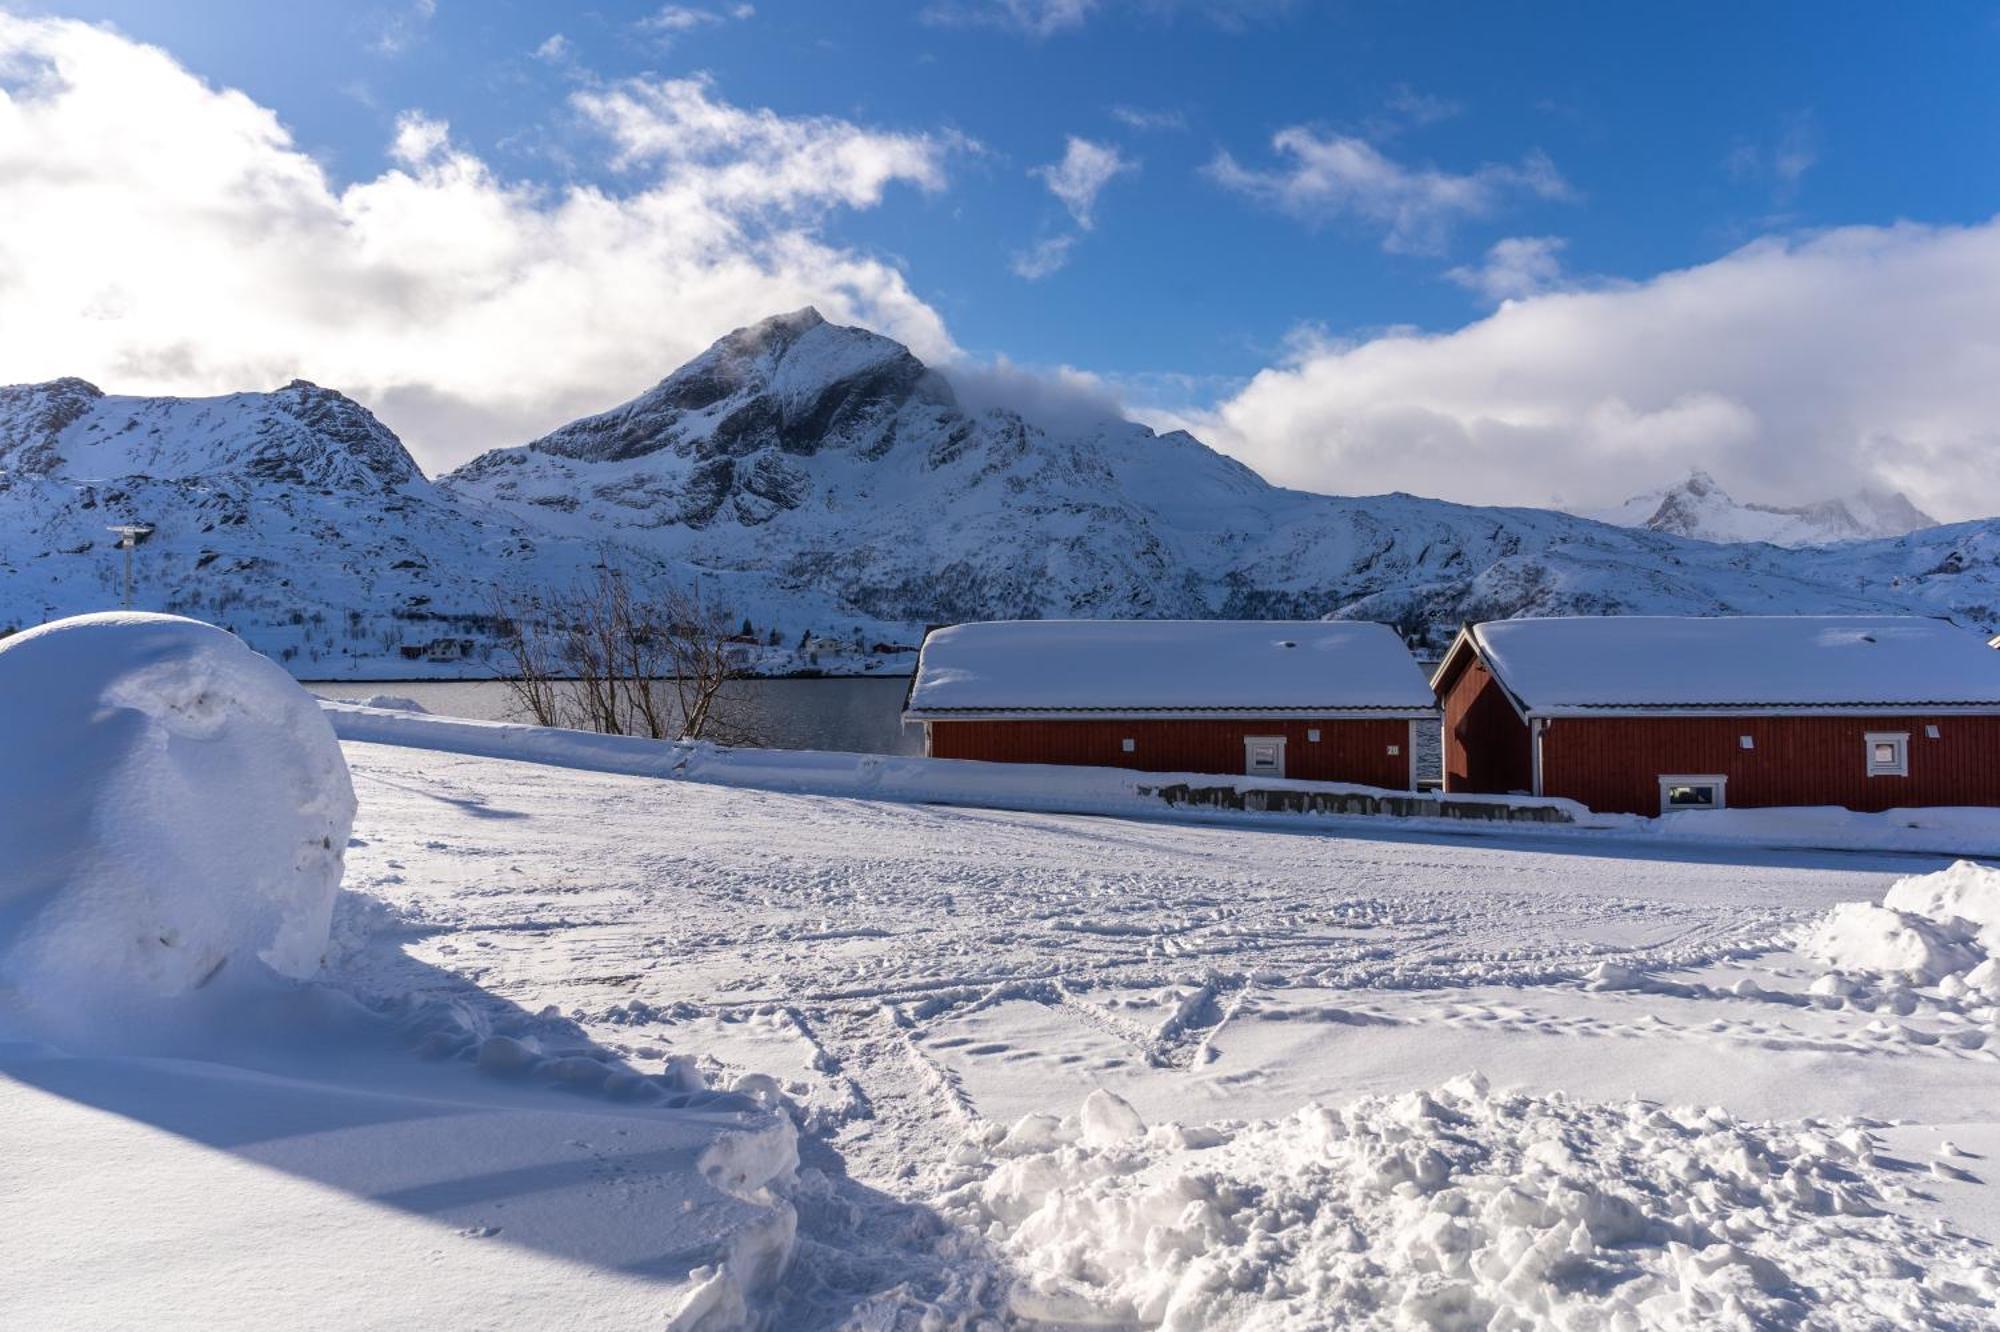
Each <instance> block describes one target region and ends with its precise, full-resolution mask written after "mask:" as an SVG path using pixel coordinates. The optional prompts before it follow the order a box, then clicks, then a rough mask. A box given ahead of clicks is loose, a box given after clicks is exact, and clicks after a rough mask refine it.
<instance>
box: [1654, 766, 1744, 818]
mask: <svg viewBox="0 0 2000 1332" xmlns="http://www.w3.org/2000/svg"><path fill="white" fill-rule="evenodd" d="M1670 786H1712V787H1714V788H1715V803H1714V804H1712V805H1705V806H1704V805H1670V804H1668V803H1667V788H1668V787H1670ZM1728 808H1729V778H1728V777H1726V776H1724V775H1723V774H1721V773H1719V772H1696V773H1687V772H1672V773H1661V774H1660V813H1662V814H1676V813H1680V812H1682V811H1684V810H1709V809H1728Z"/></svg>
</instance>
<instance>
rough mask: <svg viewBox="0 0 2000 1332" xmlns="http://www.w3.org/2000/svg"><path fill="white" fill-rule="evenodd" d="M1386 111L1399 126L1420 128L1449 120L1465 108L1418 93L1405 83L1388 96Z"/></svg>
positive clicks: (1447, 100)
mask: <svg viewBox="0 0 2000 1332" xmlns="http://www.w3.org/2000/svg"><path fill="white" fill-rule="evenodd" d="M1386 110H1387V112H1388V114H1389V116H1390V117H1392V118H1393V119H1394V120H1395V121H1396V122H1398V123H1399V124H1400V125H1405V126H1411V127H1418V128H1420V127H1422V126H1424V125H1435V124H1437V123H1438V122H1439V121H1441V120H1450V119H1451V118H1452V117H1453V116H1456V115H1458V114H1459V113H1461V112H1462V111H1464V110H1465V108H1464V107H1463V106H1461V105H1460V104H1459V103H1457V102H1454V101H1452V100H1450V99H1449V98H1445V97H1436V96H1433V95H1431V94H1429V93H1420V92H1418V91H1417V90H1416V89H1415V88H1412V87H1411V86H1410V85H1409V84H1407V83H1399V84H1397V85H1396V89H1395V91H1394V92H1392V93H1390V94H1389V101H1388V103H1387V107H1386Z"/></svg>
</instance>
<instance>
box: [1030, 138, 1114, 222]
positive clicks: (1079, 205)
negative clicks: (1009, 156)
mask: <svg viewBox="0 0 2000 1332" xmlns="http://www.w3.org/2000/svg"><path fill="white" fill-rule="evenodd" d="M1138 169H1139V164H1138V163H1137V162H1134V161H1132V160H1131V159H1130V158H1128V157H1126V156H1124V155H1123V154H1122V153H1120V152H1119V151H1118V150H1117V149H1116V148H1115V147H1113V146H1112V145H1110V144H1108V143H1093V142H1091V141H1090V140H1089V139H1080V138H1078V137H1076V136H1075V135H1074V134H1072V135H1071V136H1070V137H1069V142H1068V143H1067V144H1066V145H1065V146H1064V148H1063V155H1062V160H1061V161H1059V162H1051V163H1050V164H1049V165H1047V166H1040V167H1036V168H1035V169H1034V170H1033V171H1031V172H1029V173H1028V174H1030V175H1033V176H1040V177H1041V178H1042V183H1043V184H1045V185H1047V186H1048V187H1049V193H1050V194H1053V195H1055V196H1056V198H1058V199H1060V200H1062V205H1063V207H1065V208H1067V209H1069V215H1070V216H1071V217H1073V218H1075V219H1076V224H1077V225H1078V226H1080V227H1082V228H1083V229H1084V230H1085V231H1089V230H1090V229H1091V228H1092V227H1093V226H1095V225H1096V221H1095V218H1094V216H1093V215H1094V213H1095V211H1096V209H1097V196H1098V195H1099V194H1101V193H1102V192H1103V190H1104V187H1105V186H1106V185H1109V184H1110V183H1111V182H1112V181H1114V180H1116V179H1117V178H1118V177H1119V176H1122V175H1125V174H1127V173H1129V172H1134V171H1137V170H1138Z"/></svg>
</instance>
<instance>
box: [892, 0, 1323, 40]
mask: <svg viewBox="0 0 2000 1332" xmlns="http://www.w3.org/2000/svg"><path fill="white" fill-rule="evenodd" d="M1296 4H1297V0H1124V3H1123V5H1122V7H1123V8H1125V9H1130V10H1136V11H1138V12H1139V13H1141V14H1143V15H1147V16H1150V17H1154V18H1160V19H1172V18H1175V17H1178V16H1179V15H1181V14H1183V13H1190V14H1195V15H1197V16H1199V17H1201V18H1204V19H1207V20H1208V21H1209V22H1211V23H1213V24H1215V25H1216V26H1217V27H1219V28H1223V29H1226V30H1230V31H1240V30H1242V29H1243V28H1245V27H1247V26H1249V24H1250V23H1251V22H1252V21H1254V20H1259V19H1269V18H1275V17H1277V16H1279V15H1282V14H1284V13H1286V12H1288V11H1289V10H1291V9H1293V8H1294V7H1295V6H1296ZM1105 8H1106V5H1105V4H1104V0H933V3H932V4H930V5H928V6H926V7H925V8H924V9H923V10H921V11H919V15H918V16H919V17H920V18H921V19H922V20H923V21H924V22H925V23H930V24H934V25H938V26H944V27H985V28H1004V29H1008V30H1010V31H1013V32H1018V33H1020V34H1022V35H1023V36H1027V37H1034V38H1042V37H1050V36H1054V35H1055V34H1056V33H1059V32H1068V31H1072V30H1074V29H1076V28H1080V27H1082V26H1083V25H1084V24H1085V23H1086V22H1087V21H1088V20H1089V19H1090V18H1091V16H1092V15H1094V14H1097V13H1099V12H1100V11H1102V10H1104V9H1105Z"/></svg>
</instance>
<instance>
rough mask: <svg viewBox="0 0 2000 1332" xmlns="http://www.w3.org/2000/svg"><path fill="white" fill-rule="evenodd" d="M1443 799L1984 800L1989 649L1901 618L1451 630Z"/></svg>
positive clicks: (1592, 621) (1994, 704) (1997, 660)
mask: <svg viewBox="0 0 2000 1332" xmlns="http://www.w3.org/2000/svg"><path fill="white" fill-rule="evenodd" d="M1431 684H1432V687H1433V688H1434V689H1435V690H1436V692H1437V697H1438V701H1439V702H1440V704H1441V705H1442V706H1443V709H1444V788H1445V790H1446V791H1477V792H1489V793H1504V792H1516V791H1518V792H1523V793H1527V794H1532V795H1542V796H1566V797H1568V798H1570V799H1572V800H1578V801H1581V802H1583V803H1584V804H1586V805H1588V806H1590V807H1591V808H1592V809H1596V810H1603V811H1614V812H1620V813H1628V814H1649V815H1650V814H1659V813H1665V812H1667V811H1669V810H1676V809H1721V808H1725V807H1727V806H1731V805H1734V806H1739V807H1747V806H1755V805H1844V806H1846V807H1847V808H1849V809H1855V810H1884V809H1896V808H1903V807H1911V806H1918V805H2000V654H1996V653H1994V652H1993V651H1992V650H1991V649H1990V648H1988V647H1987V646H1986V644H1985V641H1984V640H1983V639H1982V638H1981V637H1980V636H1979V635H1978V634H1975V633H1972V632H1969V631H1967V630H1964V629H1960V628H1958V627H1956V626H1954V625H1951V624H1949V623H1946V622H1945V621H1942V620H1931V619H1923V618H1920V617H1914V616H1789V615H1783V616H1780V615H1765V616H1755V615H1753V616H1734V617H1719V618H1713V619H1702V618H1694V617H1667V616H1599V617H1589V618H1581V617H1579V618H1555V619H1542V620H1502V621H1496V622H1493V623H1488V624H1478V625H1472V626H1469V627H1467V628H1466V629H1464V630H1462V631H1461V632H1460V633H1459V635H1458V638H1457V639H1456V641H1454V642H1453V644H1452V646H1451V650H1450V651H1449V652H1448V653H1446V655H1445V659H1444V661H1443V662H1441V663H1440V664H1439V666H1438V669H1437V671H1436V673H1435V674H1434V675H1433V676H1432V678H1431Z"/></svg>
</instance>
